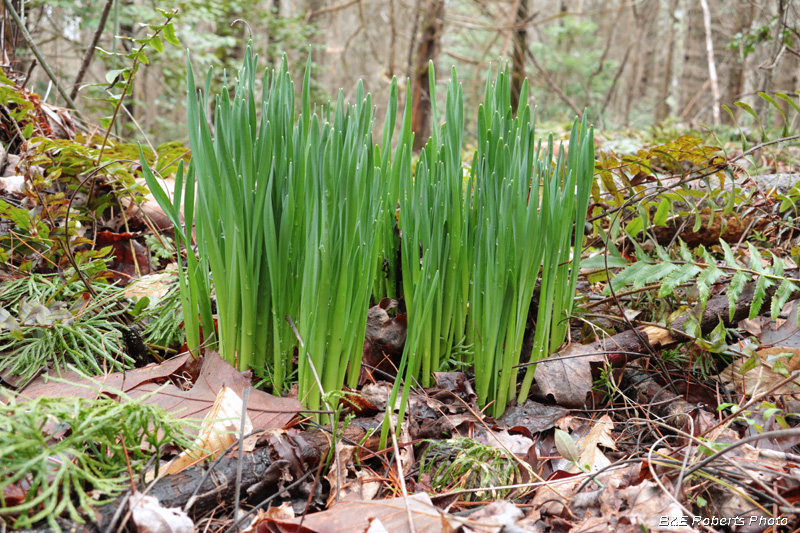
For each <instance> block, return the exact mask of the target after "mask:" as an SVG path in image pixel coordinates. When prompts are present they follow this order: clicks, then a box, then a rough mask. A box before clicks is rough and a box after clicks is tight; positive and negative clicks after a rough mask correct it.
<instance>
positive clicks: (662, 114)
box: [655, 0, 678, 124]
mask: <svg viewBox="0 0 800 533" xmlns="http://www.w3.org/2000/svg"><path fill="white" fill-rule="evenodd" d="M677 8H678V0H672V1H671V2H669V4H668V5H667V21H668V24H667V57H666V60H665V61H664V77H663V79H662V82H661V90H660V92H659V95H658V104H657V105H656V113H655V119H656V123H658V124H660V123H661V122H663V121H664V119H666V118H667V116H669V112H670V109H669V95H670V90H671V87H672V75H673V69H674V67H675V24H676V17H675V11H676V10H677Z"/></svg>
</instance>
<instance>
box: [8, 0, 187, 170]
mask: <svg viewBox="0 0 800 533" xmlns="http://www.w3.org/2000/svg"><path fill="white" fill-rule="evenodd" d="M8 1H9V0H3V2H6V3H8ZM172 18H173V17H167V20H166V22H164V26H165V25H167V24H169V23H170V22H172ZM162 29H163V26H162V28H160V29H158V30H156V31H155V33H153V35H151V36H150V39H152V38H153V37H155V36H157V35H158V34H159V33H161V30H162ZM148 42H149V41H148ZM147 44H148V43H147V42H145V43H141V44H140V45H139V48H138V49H137V50H136V55H135V56H134V58H133V64H132V65H131V68H130V70H129V71H128V80H127V81H126V82H125V88H124V89H123V90H122V94H121V95H120V97H119V99H118V100H117V103H116V105H115V106H114V114H113V115H111V122H109V124H108V128H107V129H106V134H105V136H103V144H101V145H100V153H99V154H97V161H95V162H94V166H96V167H98V166H100V161H101V160H102V159H103V152H105V149H106V145H107V144H108V137H109V135H111V128H113V127H114V123H115V122H116V121H117V116H118V115H119V110H120V108H121V107H122V103H123V102H124V101H125V96H126V95H127V94H128V90H129V89H130V88H131V84H132V83H133V78H134V75H135V74H136V69H137V68H138V67H139V63H140V61H139V56H140V55H141V53H142V51H143V50H144V49H145V47H146V46H147Z"/></svg>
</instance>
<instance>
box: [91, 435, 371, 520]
mask: <svg viewBox="0 0 800 533" xmlns="http://www.w3.org/2000/svg"><path fill="white" fill-rule="evenodd" d="M364 435H365V431H364V430H363V429H361V428H359V427H356V426H348V427H347V428H345V430H344V434H343V435H342V438H343V439H344V440H345V441H346V442H355V443H357V442H359V441H361V440H362V439H363V437H364ZM330 445H331V438H330V435H329V433H327V432H325V431H323V430H319V429H313V430H308V431H298V430H289V431H283V430H279V431H266V432H265V433H264V434H263V435H262V436H261V437H260V438H259V439H258V441H257V444H256V448H255V449H254V450H253V451H252V452H248V453H245V454H244V456H243V457H242V477H241V485H240V486H241V495H242V500H243V501H248V502H249V503H250V504H253V505H257V504H258V503H259V502H261V501H263V500H264V499H265V498H267V497H269V496H271V495H273V494H275V493H276V492H278V491H280V490H283V487H285V486H286V485H289V484H291V483H292V482H294V481H296V480H298V479H299V478H300V477H301V476H302V475H304V474H306V473H307V472H308V471H309V470H311V469H316V467H317V465H318V464H319V461H320V460H321V459H324V458H325V456H326V455H327V453H328V451H329V450H330ZM237 453H238V452H237V449H236V447H234V448H233V449H232V450H230V451H228V452H227V453H226V454H225V456H223V457H222V458H221V459H219V461H218V462H217V463H216V464H214V462H206V463H203V464H200V465H197V466H193V467H190V468H187V469H186V470H184V471H182V472H179V473H177V474H170V475H168V476H164V477H162V478H160V479H158V480H157V481H156V482H155V484H154V485H153V486H152V487H151V488H150V489H149V490H147V494H148V495H150V496H153V497H155V498H157V499H158V501H159V503H160V504H161V506H162V507H165V508H174V507H177V508H181V509H183V508H184V507H185V506H186V504H187V503H189V500H190V499H191V498H192V496H193V495H194V498H193V499H192V502H191V507H190V516H191V515H198V514H202V513H204V512H206V511H209V510H211V509H213V508H215V507H217V506H219V505H229V504H231V503H232V502H233V501H234V500H235V492H236V473H237V468H238V457H237ZM212 465H213V470H212V471H211V472H210V473H208V475H206V473H207V472H208V470H210V469H212ZM311 484H312V481H311V480H309V484H308V487H306V491H307V490H310V486H311ZM198 486H199V489H198ZM145 489H146V486H145V485H139V486H137V490H139V491H145ZM195 492H196V495H195ZM301 492H302V489H301ZM127 499H128V498H127V495H123V496H121V497H119V498H117V500H116V501H115V502H113V503H111V504H109V505H106V506H104V507H101V508H100V509H98V512H97V516H96V519H97V522H96V524H94V526H95V528H96V529H95V531H107V530H108V529H109V526H113V527H114V528H115V529H116V528H118V527H119V521H118V520H117V523H116V524H112V521H114V517H115V515H118V516H120V517H121V518H122V519H125V518H126V515H127V514H128V510H127V509H122V510H121V512H119V513H118V511H120V509H119V507H120V505H125V503H126V502H127Z"/></svg>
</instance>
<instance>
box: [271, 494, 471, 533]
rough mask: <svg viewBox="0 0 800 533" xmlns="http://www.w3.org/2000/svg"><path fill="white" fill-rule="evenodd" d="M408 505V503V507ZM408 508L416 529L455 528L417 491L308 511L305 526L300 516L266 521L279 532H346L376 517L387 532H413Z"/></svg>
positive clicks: (435, 532)
mask: <svg viewBox="0 0 800 533" xmlns="http://www.w3.org/2000/svg"><path fill="white" fill-rule="evenodd" d="M406 506H407V507H406ZM409 510H410V513H411V516H412V519H413V521H414V529H415V530H416V532H417V533H445V532H452V531H455V529H456V528H457V527H458V523H457V522H456V521H455V520H454V519H453V518H451V517H449V516H447V515H445V514H443V513H442V512H441V511H440V510H439V509H437V508H436V507H434V505H433V503H432V502H431V499H430V496H428V495H427V494H425V493H420V494H414V495H413V496H409V497H408V498H406V499H404V498H402V497H400V498H391V499H387V500H375V501H370V502H342V503H341V504H339V505H337V506H335V507H334V508H333V509H330V510H328V511H323V512H321V513H312V514H309V515H306V517H305V519H303V526H302V529H301V528H300V527H299V524H300V520H301V518H295V519H294V520H278V519H268V520H266V521H265V523H264V525H266V526H268V527H269V529H265V530H264V531H276V532H279V533H289V532H291V533H300V532H302V533H343V532H346V531H347V532H350V531H352V532H362V531H364V532H366V531H368V530H369V528H370V527H371V525H372V524H373V523H374V521H375V520H380V524H381V525H382V526H383V528H384V529H385V530H386V531H387V532H388V533H411V528H410V527H409V524H408V514H409ZM381 531H382V530H381Z"/></svg>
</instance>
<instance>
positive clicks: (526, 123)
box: [467, 71, 594, 416]
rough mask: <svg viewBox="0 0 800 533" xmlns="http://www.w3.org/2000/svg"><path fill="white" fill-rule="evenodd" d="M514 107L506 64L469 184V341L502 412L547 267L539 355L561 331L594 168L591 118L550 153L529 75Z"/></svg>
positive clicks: (490, 398)
mask: <svg viewBox="0 0 800 533" xmlns="http://www.w3.org/2000/svg"><path fill="white" fill-rule="evenodd" d="M513 111H514V110H513V109H512V108H511V104H510V87H509V77H508V73H507V72H505V73H504V72H502V71H501V72H498V75H497V80H496V82H495V83H487V86H486V95H485V98H484V102H483V104H482V105H481V107H480V108H479V110H478V149H477V151H476V153H475V155H474V156H473V162H472V167H471V176H470V180H471V184H470V186H468V190H472V191H473V192H472V196H471V198H470V199H469V200H468V202H469V210H470V212H469V215H468V216H469V219H470V220H469V225H470V228H469V234H470V242H471V243H472V248H471V249H470V251H469V260H470V263H471V265H470V268H471V270H472V272H471V276H472V278H471V285H470V295H469V306H470V310H471V312H470V313H469V316H468V324H467V341H468V342H469V343H471V344H474V347H475V355H474V362H475V389H476V392H477V394H478V402H479V404H480V405H485V404H486V403H489V402H493V405H492V410H493V413H494V414H495V416H499V415H500V414H502V413H503V411H505V407H506V403H507V401H508V399H509V398H510V397H511V395H513V394H514V393H515V391H516V377H517V376H516V371H514V370H513V367H514V365H516V364H518V363H519V357H520V353H521V350H522V337H523V333H524V329H525V322H526V319H527V315H528V309H529V306H530V301H531V298H532V297H533V291H534V287H535V285H536V282H537V279H538V275H539V270H540V269H541V271H542V284H541V297H540V305H539V309H538V314H537V322H536V324H537V327H536V334H535V338H534V349H533V354H532V356H531V357H532V360H537V359H540V358H542V357H546V356H547V355H548V354H549V353H550V351H552V350H553V349H555V348H557V347H558V346H559V345H560V344H561V343H562V342H563V341H564V338H565V335H566V331H567V328H568V325H569V322H568V318H569V316H570V314H571V311H572V305H573V298H574V295H575V286H576V284H577V274H578V271H579V263H580V255H581V247H582V231H581V228H583V226H584V221H585V217H586V210H587V207H588V201H589V191H590V188H591V183H592V173H593V170H594V148H593V132H592V129H591V128H589V127H588V126H587V123H586V122H585V120H584V122H583V123H581V122H578V121H577V120H576V121H575V122H574V124H573V127H572V132H571V135H570V141H569V147H568V148H569V151H568V154H569V155H567V153H566V152H567V150H563V149H559V150H556V147H555V145H554V142H553V137H552V135H551V136H550V138H549V139H548V143H547V152H546V153H544V152H543V149H542V142H541V140H540V141H539V143H538V145H537V144H536V139H535V137H534V122H535V118H534V116H533V115H532V111H531V109H530V107H529V106H528V104H527V83H524V84H523V90H522V97H520V107H519V109H517V110H516V111H517V113H516V116H514V115H513ZM556 153H557V155H555V156H554V154H556ZM531 176H532V181H531V178H530V177H531ZM473 184H474V185H473ZM473 187H474V189H473ZM473 235H474V237H472V236H473ZM573 237H574V238H573ZM533 370H534V369H533V367H532V366H531V367H529V368H528V371H527V373H526V376H525V379H524V381H523V383H522V387H521V389H520V393H519V398H520V401H524V399H525V398H526V397H527V394H528V392H529V390H530V386H531V384H532V382H533Z"/></svg>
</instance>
